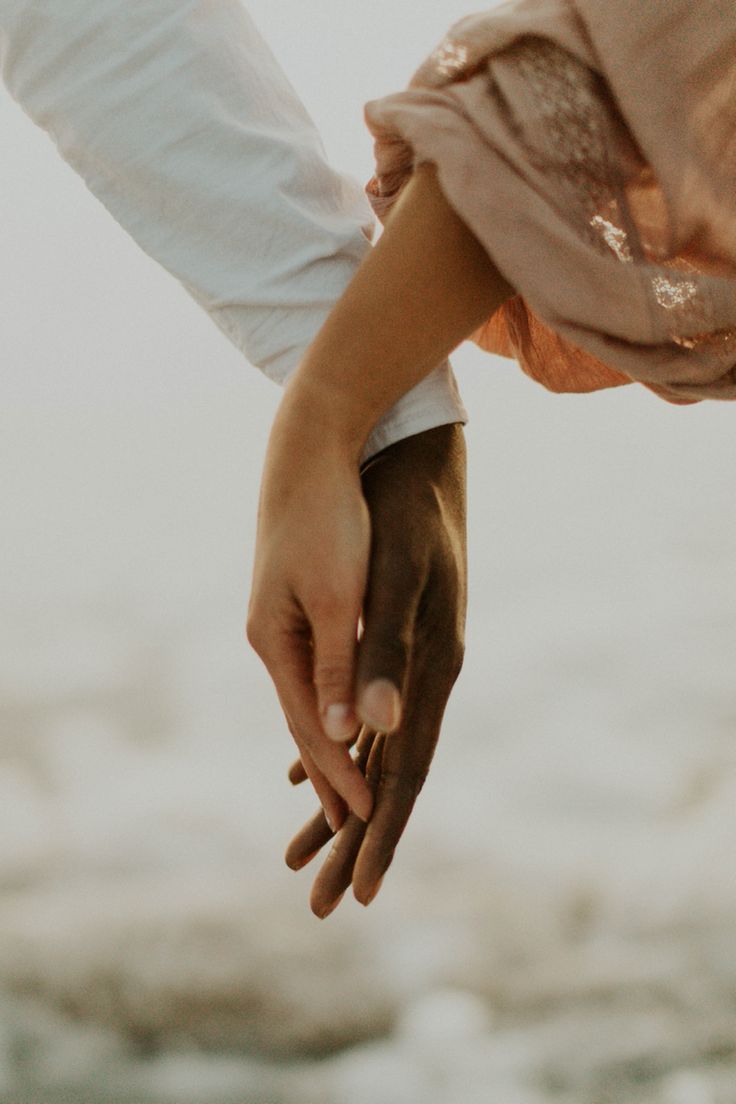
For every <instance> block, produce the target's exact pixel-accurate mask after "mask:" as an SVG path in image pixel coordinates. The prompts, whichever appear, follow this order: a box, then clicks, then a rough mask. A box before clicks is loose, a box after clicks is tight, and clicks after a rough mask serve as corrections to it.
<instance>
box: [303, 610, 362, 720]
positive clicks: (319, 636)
mask: <svg viewBox="0 0 736 1104" xmlns="http://www.w3.org/2000/svg"><path fill="white" fill-rule="evenodd" d="M310 621H311V625H312V645H313V649H314V660H313V679H314V686H315V689H316V691H317V706H318V709H319V716H320V720H321V722H322V727H323V729H324V731H325V732H326V733H327V735H328V736H329V737H330V738H331V739H332V740H344V741H349V740H352V738H353V737H354V736H355V732H356V729H357V727H358V718H357V716H356V713H355V707H354V694H355V663H356V653H357V648H358V613H357V611H356V612H351V611H348V612H347V613H346V611H345V607H344V605H343V606H342V608H340V606H339V605H335V606H330V607H326V606H323V607H322V608H321V609H320V610H319V613H318V615H317V616H314V615H313V616H312V617H311V618H310Z"/></svg>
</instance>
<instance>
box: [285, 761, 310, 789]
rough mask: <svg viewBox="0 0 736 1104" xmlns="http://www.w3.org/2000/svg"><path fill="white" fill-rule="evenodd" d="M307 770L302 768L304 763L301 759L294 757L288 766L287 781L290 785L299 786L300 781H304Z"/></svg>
mask: <svg viewBox="0 0 736 1104" xmlns="http://www.w3.org/2000/svg"><path fill="white" fill-rule="evenodd" d="M306 780H307V772H306V771H305V769H304V764H303V763H302V761H301V759H295V760H294V762H293V763H292V764H291V766H290V767H289V781H290V782H291V784H292V786H300V785H301V783H302V782H306Z"/></svg>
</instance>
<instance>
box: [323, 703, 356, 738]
mask: <svg viewBox="0 0 736 1104" xmlns="http://www.w3.org/2000/svg"><path fill="white" fill-rule="evenodd" d="M322 723H323V725H324V730H325V732H326V733H327V735H328V736H329V737H330V739H331V740H349V739H350V737H351V736H352V735H353V732H354V731H355V720H354V717H353V711H352V709H351V708H350V706H349V705H345V704H344V703H340V704H337V705H328V706H327V708H326V709H325V712H324V717H323V719H322Z"/></svg>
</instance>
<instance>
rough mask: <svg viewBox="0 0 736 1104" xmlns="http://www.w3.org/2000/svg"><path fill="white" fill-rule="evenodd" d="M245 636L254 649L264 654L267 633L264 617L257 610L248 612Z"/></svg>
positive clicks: (259, 653)
mask: <svg viewBox="0 0 736 1104" xmlns="http://www.w3.org/2000/svg"><path fill="white" fill-rule="evenodd" d="M245 637H246V640H247V641H248V643H249V644H250V646H251V648H252V649H253V651H254V652H256V653H257V654H258V655H260V656H262V655H263V654H264V652H265V649H266V646H267V645H266V641H267V633H266V632H265V629H264V625H263V621H262V619H261V618H260V617H259V616H258V614H257V613H255V612H253V613H249V614H248V620H247V621H246V623H245Z"/></svg>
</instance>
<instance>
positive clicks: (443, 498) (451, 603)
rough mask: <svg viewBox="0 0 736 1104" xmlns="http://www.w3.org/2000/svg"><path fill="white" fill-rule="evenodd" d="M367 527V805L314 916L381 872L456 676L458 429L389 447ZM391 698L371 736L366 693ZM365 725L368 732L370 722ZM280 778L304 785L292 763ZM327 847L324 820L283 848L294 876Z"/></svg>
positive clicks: (460, 592) (370, 488) (362, 896)
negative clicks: (374, 689) (394, 696)
mask: <svg viewBox="0 0 736 1104" xmlns="http://www.w3.org/2000/svg"><path fill="white" fill-rule="evenodd" d="M362 485H363V494H364V496H365V500H366V502H367V504H368V509H369V513H370V518H371V529H372V544H371V562H370V575H369V582H368V591H367V596H366V603H365V609H364V618H363V620H364V632H363V637H362V640H361V644H360V651H359V658H358V674H357V702H358V714H359V716H360V717H361V719H362V721H363V722H364V724H363V728H362V730H361V733H360V737H359V739H358V743H357V752H356V758H355V761H356V764H357V766H358V767H359V768H360V769H361V771H362V772H363V773H364V774H365V777H366V780H367V782H368V785H369V786H370V789H371V791H372V793H373V795H374V811H373V814H372V816H371V819H370V822H369V823H368V825H366V824H365V823H364V822H363V821H362V820H360V819H359V818H358V817H356V816H355V815H350V816H349V817H348V818H347V820H346V822H345V824H344V826H343V827H342V829H341V830H340V831H339V832H338V833H337V835H336V837H335V841H334V843H333V846H332V849H331V851H330V853H329V855H328V857H327V859H326V861H325V863H324V865H323V866H322V869H321V870H320V872H319V874H318V875H317V878H316V880H315V883H314V887H313V891H312V898H311V905H312V909H313V911H314V912H315V913H316V915H318V916H321V917H324V916H327V915H329V913H330V912H332V911H333V909H334V908H335V907H336V905H337V904H338V903H339V900H340V898H341V897H342V895H343V894H344V892H345V890H346V889H347V888H348V887H349V886H350V884H351V882H352V885H353V891H354V893H355V896H356V898H357V899H358V900H359V901H360V902H361V903H363V904H366V905H367V904H369V903H370V901H371V900H373V898H374V897H375V895H376V893H377V892H378V889H379V888H380V882H381V879H382V877H383V875H384V874H385V872H386V870H387V869H388V867H389V865H390V863H391V860H392V857H393V854H394V851H395V849H396V846H397V844H398V842H399V839H400V838H401V835H402V833H403V831H404V828H405V826H406V823H407V821H408V819H409V816H410V814H411V811H412V808H413V806H414V802H415V801H416V798H417V796H418V794H419V791H420V789H421V787H422V784H423V782H424V780H425V778H426V775H427V772H428V770H429V766H430V763H431V760H432V756H433V753H434V749H435V747H436V744H437V740H438V737H439V732H440V725H441V722H442V717H443V714H444V710H445V705H446V703H447V699H448V697H449V695H450V691H451V690H452V687H453V684H454V682H455V679H456V678H457V675H458V673H459V671H460V667H461V664H462V657H463V634H464V624H465V607H466V544H465V444H464V438H463V432H462V429H461V427H460V426H457V425H452V426H441V427H439V428H437V429H432V430H428V431H427V432H425V433H420V434H417V435H416V436H414V437H409V438H406V439H405V440H403V441H400V442H398V443H397V444H395V445H392V446H391V447H390V448H388V449H386V450H385V451H384V452H382V453H380V454H379V455H378V456H377V457H375V458H374V459H373V461H372V462H371V463H370V464H369V465H368V467H367V468H366V470H365V471H364V473H363V477H362ZM376 680H379V683H383V682H386V683H388V684H389V685H390V686H395V687H396V688H398V690H399V693H400V697H401V701H402V710H401V720H400V724H399V727H398V728H397V729H396V730H395V731H394V732H391V733H389V734H387V735H383V734H382V735H378V736H377V735H376V730H377V729H378V728H379V727H380V726H379V724H378V723H376V720H377V719H376V718H372V717H371V715H370V704H371V703H370V696H369V695H366V690H367V688H368V687H370V686H371V685H375V683H376ZM372 722H373V723H372ZM289 777H290V778H291V780H292V782H294V783H296V782H299V781H300V780H302V779H303V778H304V777H306V775H305V772H304V770H303V768H302V766H301V765H300V764H299V763H297V764H295V765H294V766H293V767H292V768H291V770H290V772H289ZM332 837H333V832H332V831H331V829H330V827H329V825H328V824H327V822H326V820H325V818H324V815H323V813H322V812H319V813H317V814H316V816H315V817H313V818H312V820H311V821H309V823H308V824H307V825H305V826H304V828H303V829H302V830H301V831H300V832H299V833H298V835H297V836H295V838H294V839H293V840H292V842H291V844H290V845H289V848H288V850H287V855H286V859H287V862H288V864H289V865H290V866H291V867H293V868H294V869H300V868H301V867H303V866H304V865H306V863H307V862H308V861H309V860H310V859H311V858H313V857H314V855H316V854H317V853H318V852H319V850H320V849H321V848H322V847H323V846H324V844H325V843H327V842H328V841H329V840H330V839H332Z"/></svg>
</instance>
